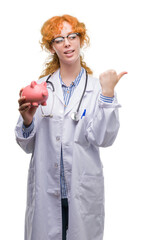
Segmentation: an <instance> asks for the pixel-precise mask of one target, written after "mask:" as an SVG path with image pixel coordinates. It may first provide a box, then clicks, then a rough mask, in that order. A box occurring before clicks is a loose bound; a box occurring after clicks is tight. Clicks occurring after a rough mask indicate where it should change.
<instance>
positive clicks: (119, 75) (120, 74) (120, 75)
mask: <svg viewBox="0 0 142 240" xmlns="http://www.w3.org/2000/svg"><path fill="white" fill-rule="evenodd" d="M127 73H128V72H121V73H119V74H118V75H117V76H118V81H119V80H120V78H122V77H123V76H124V75H125V74H127Z"/></svg>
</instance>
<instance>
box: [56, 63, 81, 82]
mask: <svg viewBox="0 0 142 240" xmlns="http://www.w3.org/2000/svg"><path fill="white" fill-rule="evenodd" d="M80 71H81V64H80V60H79V61H77V62H75V63H74V64H61V63H60V74H61V78H62V81H63V82H64V83H65V84H66V85H67V86H69V85H70V84H71V83H72V82H73V81H74V80H75V79H76V77H77V76H78V74H79V73H80Z"/></svg>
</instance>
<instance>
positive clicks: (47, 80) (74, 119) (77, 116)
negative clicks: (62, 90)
mask: <svg viewBox="0 0 142 240" xmlns="http://www.w3.org/2000/svg"><path fill="white" fill-rule="evenodd" d="M85 71H86V70H85ZM52 75H53V74H50V75H49V76H48V77H47V79H46V82H47V84H50V85H51V87H52V92H53V102H52V107H51V113H50V114H49V115H46V114H44V112H43V109H42V106H41V112H42V117H50V118H52V117H53V114H52V112H53V106H54V99H55V88H54V85H53V83H52V82H51V81H49V79H50V78H51V76H52ZM87 82H88V74H87V71H86V80H85V86H84V90H83V93H82V96H81V98H80V101H79V104H78V107H77V110H76V111H75V112H72V114H71V119H72V120H73V121H78V120H79V118H80V116H79V109H80V105H81V103H82V99H83V97H84V94H85V91H86V87H87Z"/></svg>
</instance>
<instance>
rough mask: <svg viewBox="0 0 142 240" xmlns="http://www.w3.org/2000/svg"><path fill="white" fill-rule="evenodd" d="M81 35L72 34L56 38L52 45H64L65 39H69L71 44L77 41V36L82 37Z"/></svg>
mask: <svg viewBox="0 0 142 240" xmlns="http://www.w3.org/2000/svg"><path fill="white" fill-rule="evenodd" d="M80 35H81V34H80V33H70V34H68V35H67V36H66V37H56V38H54V39H52V41H51V43H53V42H55V43H56V44H62V43H63V42H64V41H65V38H67V39H68V41H69V42H71V41H73V40H75V39H76V38H77V36H80Z"/></svg>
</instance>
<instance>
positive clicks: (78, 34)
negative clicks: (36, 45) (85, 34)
mask: <svg viewBox="0 0 142 240" xmlns="http://www.w3.org/2000/svg"><path fill="white" fill-rule="evenodd" d="M72 34H76V35H77V36H81V34H80V33H77V32H75V33H69V34H68V35H67V36H66V37H62V36H59V37H56V38H53V39H52V40H51V42H50V43H53V42H54V41H55V40H56V39H58V38H62V39H63V40H64V39H65V38H68V37H69V36H70V35H72Z"/></svg>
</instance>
